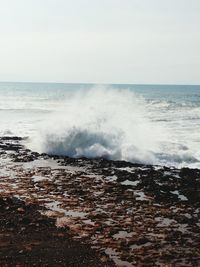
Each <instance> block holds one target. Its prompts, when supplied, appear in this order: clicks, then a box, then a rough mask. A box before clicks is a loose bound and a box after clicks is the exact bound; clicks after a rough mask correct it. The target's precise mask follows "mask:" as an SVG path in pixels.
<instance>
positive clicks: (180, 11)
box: [0, 0, 200, 84]
mask: <svg viewBox="0 0 200 267" xmlns="http://www.w3.org/2000/svg"><path fill="white" fill-rule="evenodd" d="M0 81H33V82H80V83H82V82H86V83H87V82H91V83H143V84H144V83H159V84H161V83H168V84H169V83H171V84H200V0H0Z"/></svg>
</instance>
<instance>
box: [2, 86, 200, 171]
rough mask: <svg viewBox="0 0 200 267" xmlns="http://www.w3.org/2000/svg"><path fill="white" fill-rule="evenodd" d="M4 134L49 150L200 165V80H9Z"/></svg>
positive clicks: (5, 93) (4, 93) (4, 95)
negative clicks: (192, 82) (152, 82)
mask: <svg viewBox="0 0 200 267" xmlns="http://www.w3.org/2000/svg"><path fill="white" fill-rule="evenodd" d="M0 136H21V137H25V141H24V142H25V145H26V146H27V147H28V148H30V149H32V150H34V151H37V152H44V153H49V154H57V155H66V156H70V157H76V158H78V157H88V158H99V157H100V158H101V157H103V158H106V159H112V160H126V161H130V162H136V163H144V164H154V165H166V166H174V167H177V168H181V167H191V168H200V86H199V85H132V84H109V85H105V84H104V85H101V84H100V85H98V84H70V83H66V84H64V83H8V82H1V83H0Z"/></svg>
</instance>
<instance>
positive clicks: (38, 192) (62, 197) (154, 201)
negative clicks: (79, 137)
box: [0, 137, 200, 266]
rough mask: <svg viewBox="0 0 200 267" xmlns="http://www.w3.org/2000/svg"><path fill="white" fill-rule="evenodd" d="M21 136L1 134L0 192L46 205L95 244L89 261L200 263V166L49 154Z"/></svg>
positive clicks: (58, 220)
mask: <svg viewBox="0 0 200 267" xmlns="http://www.w3.org/2000/svg"><path fill="white" fill-rule="evenodd" d="M21 141H22V139H21V138H18V137H1V138H0V171H1V175H0V198H1V199H3V198H6V199H11V201H13V199H19V200H20V201H21V202H20V203H21V204H20V205H22V206H23V205H36V206H37V211H38V210H40V209H41V210H42V209H44V210H43V211H42V215H41V216H47V217H48V218H47V217H45V218H46V220H47V221H48V220H49V221H51V220H53V221H54V225H56V226H57V228H56V226H54V227H55V228H54V229H59V228H62V229H65V230H63V231H65V232H66V234H67V235H69V236H70V238H71V239H73V240H78V242H80V243H84V244H85V245H86V246H89V247H93V248H94V249H95V253H97V254H96V255H99V256H95V259H96V260H97V262H96V264H102V265H91V266H114V264H115V265H116V266H165V265H167V264H168V266H170V264H171V266H183V265H184V266H199V265H200V249H199V248H200V237H199V236H200V209H199V206H200V190H199V188H200V170H198V169H189V168H182V169H176V168H169V167H164V166H151V165H143V164H134V163H129V162H125V161H109V160H105V159H91V160H90V159H86V158H81V159H73V158H69V157H59V156H49V155H46V154H39V153H36V152H32V151H30V150H28V149H26V148H25V147H24V146H23V145H22V144H21ZM1 201H4V200H1ZM2 203H3V202H2ZM22 203H24V204H22ZM11 206H12V205H11ZM8 207H9V205H8ZM14 228H15V227H14ZM29 234H30V235H31V232H30V233H29ZM73 242H77V241H73ZM89 250H90V249H89ZM55 253H56V248H55ZM82 254H84V253H82ZM0 255H1V254H0ZM102 255H103V256H102ZM18 256H19V255H18V254H17V253H16V255H15V257H16V258H17V257H18ZM82 256H83V255H82ZM1 260H2V257H0V262H1ZM93 260H94V258H93ZM113 262H114V263H113ZM66 264H67V263H66ZM5 266H6V265H5ZM38 266H39V265H38ZM48 266H50V265H48ZM53 266H56V265H53ZM61 266H62V265H61ZM63 266H65V265H63ZM66 266H68V265H66ZM69 266H79V265H73V264H71V265H69ZM82 266H90V265H87V264H86V265H84V263H82Z"/></svg>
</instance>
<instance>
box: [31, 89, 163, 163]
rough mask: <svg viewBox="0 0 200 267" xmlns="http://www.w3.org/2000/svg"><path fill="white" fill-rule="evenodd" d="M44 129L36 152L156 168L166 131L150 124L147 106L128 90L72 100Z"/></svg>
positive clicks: (92, 93) (75, 95)
mask: <svg viewBox="0 0 200 267" xmlns="http://www.w3.org/2000/svg"><path fill="white" fill-rule="evenodd" d="M63 103H64V104H63V105H62V106H61V107H60V108H59V110H58V111H56V112H55V113H54V114H53V115H52V116H51V117H49V120H48V121H46V122H45V123H43V126H42V127H41V130H40V134H39V136H38V138H36V139H35V143H34V144H32V147H34V148H35V149H36V150H37V151H40V152H46V153H49V154H58V155H66V156H70V157H83V156H85V157H89V158H98V157H104V158H107V159H114V160H127V161H132V162H142V163H149V164H158V163H159V161H158V159H157V157H156V153H160V152H161V147H162V146H163V142H165V140H167V134H168V133H167V132H166V129H163V128H162V127H159V125H158V124H154V122H153V121H151V120H150V119H149V116H148V109H147V106H148V105H147V104H146V102H145V100H144V99H143V98H142V97H140V96H138V95H137V94H135V93H134V92H131V91H129V90H125V89H123V90H122V89H121V90H118V89H116V88H107V87H95V88H92V89H89V90H82V91H78V92H74V93H73V94H70V95H69V96H68V97H67V98H66V99H65V101H64V102H63Z"/></svg>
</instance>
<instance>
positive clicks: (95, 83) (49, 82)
mask: <svg viewBox="0 0 200 267" xmlns="http://www.w3.org/2000/svg"><path fill="white" fill-rule="evenodd" d="M0 83H36V84H37V83H44V84H85V85H173V86H188V85H189V86H200V84H186V83H104V82H103V83H97V82H55V81H48V82H47V81H37V82H36V81H0Z"/></svg>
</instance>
